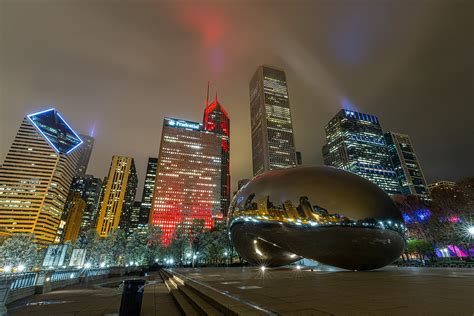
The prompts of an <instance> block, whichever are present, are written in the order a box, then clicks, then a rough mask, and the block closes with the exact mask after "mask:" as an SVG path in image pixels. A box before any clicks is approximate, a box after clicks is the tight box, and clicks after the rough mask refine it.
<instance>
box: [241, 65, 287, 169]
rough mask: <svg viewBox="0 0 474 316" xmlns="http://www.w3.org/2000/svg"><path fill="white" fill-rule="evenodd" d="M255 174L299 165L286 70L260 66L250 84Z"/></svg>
mask: <svg viewBox="0 0 474 316" xmlns="http://www.w3.org/2000/svg"><path fill="white" fill-rule="evenodd" d="M250 120H251V128H252V162H253V174H254V176H255V175H258V174H260V173H262V172H265V171H268V170H273V169H280V168H287V167H293V166H296V153H295V141H294V136H293V124H292V120H291V111H290V99H289V97H288V87H287V82H286V75H285V72H284V71H283V70H279V69H276V68H274V67H269V66H260V67H258V69H257V71H256V72H255V74H254V75H253V77H252V80H251V81H250Z"/></svg>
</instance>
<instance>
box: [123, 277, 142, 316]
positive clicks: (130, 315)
mask: <svg viewBox="0 0 474 316" xmlns="http://www.w3.org/2000/svg"><path fill="white" fill-rule="evenodd" d="M144 290H145V280H144V279H135V280H126V281H124V283H123V292H122V301H121V302H120V313H119V316H140V309H141V307H142V298H143V291H144Z"/></svg>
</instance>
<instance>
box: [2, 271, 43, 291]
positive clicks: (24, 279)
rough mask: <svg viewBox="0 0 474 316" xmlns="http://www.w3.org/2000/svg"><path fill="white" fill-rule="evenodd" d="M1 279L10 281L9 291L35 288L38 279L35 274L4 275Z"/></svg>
mask: <svg viewBox="0 0 474 316" xmlns="http://www.w3.org/2000/svg"><path fill="white" fill-rule="evenodd" d="M1 278H2V279H7V280H11V282H12V283H11V284H10V289H11V290H18V289H23V288H25V287H30V286H35V284H36V280H37V279H38V273H36V272H22V273H6V274H3V275H2V276H1Z"/></svg>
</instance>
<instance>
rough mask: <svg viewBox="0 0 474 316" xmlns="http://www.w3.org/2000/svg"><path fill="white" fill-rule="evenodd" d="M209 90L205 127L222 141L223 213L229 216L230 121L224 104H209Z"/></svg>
mask: <svg viewBox="0 0 474 316" xmlns="http://www.w3.org/2000/svg"><path fill="white" fill-rule="evenodd" d="M208 100H209V88H208V93H207V98H206V109H205V110H204V119H203V125H204V126H203V127H204V130H205V131H208V132H212V133H214V134H216V135H218V136H219V138H220V139H221V142H220V148H221V211H222V213H223V214H224V215H227V211H228V209H229V203H230V119H229V115H228V114H227V112H226V111H225V110H224V107H223V106H222V104H220V103H219V101H218V99H217V94H216V98H215V99H214V101H213V102H212V103H211V104H208Z"/></svg>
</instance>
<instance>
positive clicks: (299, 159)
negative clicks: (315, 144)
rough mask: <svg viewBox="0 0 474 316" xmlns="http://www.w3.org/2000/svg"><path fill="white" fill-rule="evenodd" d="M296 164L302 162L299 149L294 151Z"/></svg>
mask: <svg viewBox="0 0 474 316" xmlns="http://www.w3.org/2000/svg"><path fill="white" fill-rule="evenodd" d="M296 164H297V165H302V164H303V156H302V155H301V151H297V152H296Z"/></svg>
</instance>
